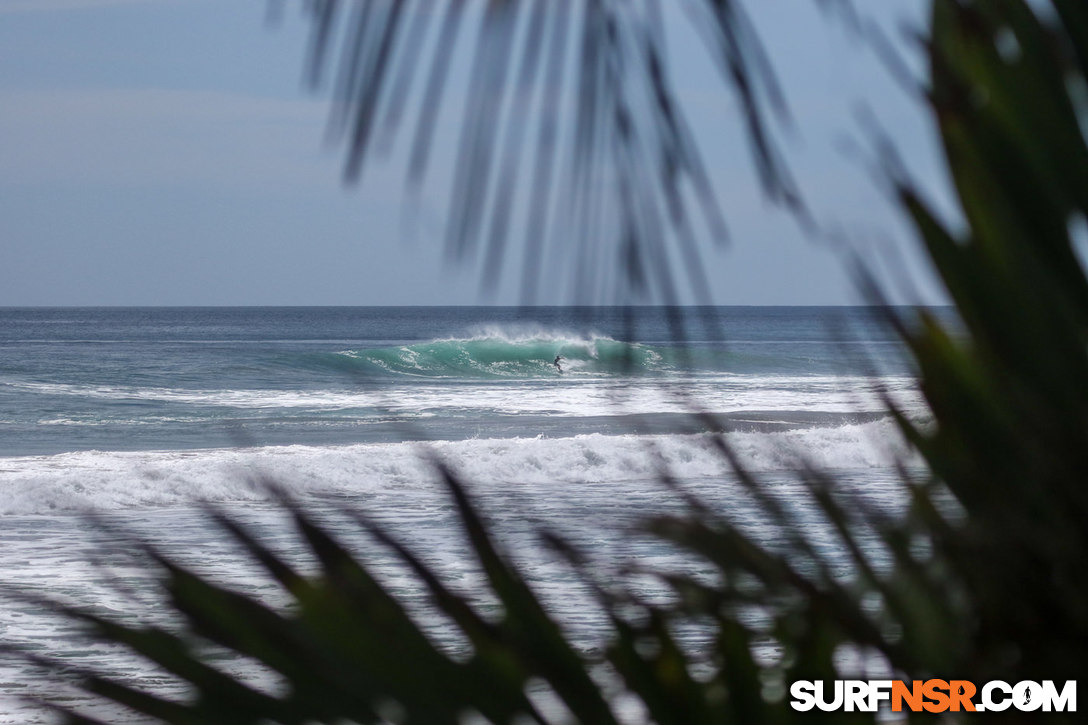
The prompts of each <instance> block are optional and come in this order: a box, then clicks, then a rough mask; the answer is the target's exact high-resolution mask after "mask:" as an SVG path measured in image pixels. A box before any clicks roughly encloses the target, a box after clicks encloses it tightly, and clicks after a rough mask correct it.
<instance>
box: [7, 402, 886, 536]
mask: <svg viewBox="0 0 1088 725" xmlns="http://www.w3.org/2000/svg"><path fill="white" fill-rule="evenodd" d="M729 441H730V443H731V444H732V446H733V447H734V449H735V450H736V451H737V453H738V455H739V456H740V459H741V461H742V462H743V463H744V465H745V466H746V467H748V468H750V469H751V470H754V471H776V470H790V469H795V468H797V462H798V457H799V456H800V457H803V458H804V459H805V460H807V461H809V462H811V463H813V464H815V465H817V466H820V467H824V468H836V469H849V468H862V469H864V468H884V467H887V466H889V465H890V463H891V461H892V460H893V458H894V457H895V456H905V455H906V454H907V449H906V446H905V444H904V443H903V441H902V440H901V439H900V437H899V436H898V434H897V433H896V431H895V428H894V424H892V423H891V422H890V421H888V420H883V421H878V422H873V423H865V424H856V425H844V426H841V427H835V428H812V429H802V430H793V431H779V432H770V433H736V434H731V435H730V436H729ZM427 448H428V449H429V450H430V451H433V452H434V453H435V454H437V455H438V456H439V457H441V459H442V460H444V461H446V462H448V463H449V464H450V465H451V466H453V467H454V469H456V470H458V471H460V472H461V473H462V474H464V475H465V476H466V477H467V478H468V479H469V480H471V481H473V482H474V483H475V484H476V485H478V486H508V485H517V486H533V487H539V488H542V489H544V490H546V489H547V487H548V485H549V484H553V483H556V482H580V481H584V482H590V483H607V482H615V483H617V484H622V483H623V482H624V481H632V480H646V479H650V478H653V477H654V476H655V474H656V470H657V469H656V467H655V463H654V457H653V455H652V454H651V451H653V452H654V454H656V455H658V456H660V457H661V460H663V461H664V462H665V463H666V464H667V465H668V467H669V470H670V471H671V472H672V473H673V474H674V475H675V476H677V477H679V478H682V479H692V480H695V479H705V478H708V477H714V476H721V475H723V474H724V473H725V472H726V466H725V463H724V461H723V459H722V457H721V456H720V454H719V453H718V452H717V450H716V448H715V446H714V444H713V441H712V439H711V438H710V437H709V436H707V435H665V436H636V435H620V436H606V435H601V434H591V435H583V436H575V437H571V438H543V437H539V438H530V439H525V438H514V439H486V440H483V439H480V440H465V441H445V442H436V443H431V444H428V446H427ZM423 451H424V449H423V448H422V447H421V445H420V444H413V443H389V444H365V445H353V446H340V447H330V446H277V447H264V448H248V449H212V450H195V451H192V450H191V451H141V452H106V451H85V452H78V453H64V454H59V455H53V456H32V457H21V458H7V459H0V514H8V515H10V514H41V513H52V512H56V511H72V510H81V509H88V508H90V509H99V510H115V509H130V508H139V507H161V506H173V505H180V504H188V503H192V502H195V501H201V500H205V501H250V500H253V501H256V500H263V499H266V498H267V495H266V493H265V491H264V490H263V489H262V488H261V487H260V486H258V485H255V483H256V482H257V481H259V480H260V479H262V478H265V479H268V480H271V481H275V482H276V483H278V484H280V485H282V486H285V487H286V488H287V489H288V490H290V491H292V492H294V493H296V494H298V495H302V496H306V495H334V494H335V495H348V496H352V497H365V496H366V494H367V493H368V492H375V491H389V490H391V489H397V488H404V487H420V486H430V485H433V481H434V471H433V470H432V468H431V466H430V464H429V463H427V462H426V461H425V460H424V458H422V457H421V453H422V452H423Z"/></svg>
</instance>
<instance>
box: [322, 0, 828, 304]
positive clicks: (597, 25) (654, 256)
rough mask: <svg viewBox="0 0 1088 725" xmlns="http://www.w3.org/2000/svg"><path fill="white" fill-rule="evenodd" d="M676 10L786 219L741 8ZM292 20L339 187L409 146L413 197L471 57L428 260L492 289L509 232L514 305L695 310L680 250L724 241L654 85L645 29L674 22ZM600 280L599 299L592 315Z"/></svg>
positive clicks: (476, 14) (643, 17) (344, 7)
mask: <svg viewBox="0 0 1088 725" xmlns="http://www.w3.org/2000/svg"><path fill="white" fill-rule="evenodd" d="M833 5H834V6H836V7H840V6H842V5H843V3H842V2H839V3H834V4H833ZM684 6H685V7H684V10H685V11H686V13H687V16H688V17H689V18H690V20H691V23H692V25H693V27H694V28H695V30H696V32H698V34H699V35H700V36H701V37H702V38H703V39H704V41H705V43H706V46H707V48H708V51H709V53H710V56H711V58H712V59H713V62H715V63H717V65H718V66H719V68H720V69H721V72H722V76H723V79H724V80H725V83H726V86H725V87H726V88H728V89H731V90H732V92H733V93H734V94H735V96H736V98H737V101H738V106H739V109H740V112H741V114H742V116H743V118H744V121H745V125H746V128H747V135H748V138H749V140H750V142H751V143H750V147H751V149H752V152H753V159H754V162H755V168H756V170H757V172H758V175H759V178H760V180H761V182H762V184H763V187H764V189H765V190H766V192H767V194H768V196H769V198H771V199H773V200H775V201H777V202H779V203H780V204H782V205H783V206H785V207H786V208H789V209H791V210H793V211H794V212H795V213H797V214H799V215H801V214H803V204H802V202H801V198H800V193H799V191H798V189H797V187H796V184H795V183H794V181H793V179H792V176H791V174H790V172H789V170H788V168H787V165H786V163H785V161H784V160H783V157H782V155H781V153H780V152H779V150H778V142H777V140H776V135H777V131H776V128H778V127H780V125H781V124H782V123H784V122H786V121H787V120H788V113H787V110H786V103H785V99H784V97H783V94H782V93H781V91H780V90H779V88H778V86H777V84H776V81H775V77H774V73H773V71H772V68H771V63H770V61H769V59H768V58H767V56H766V54H765V53H764V52H763V50H762V48H761V46H760V42H759V39H758V36H757V34H756V32H755V29H754V28H753V27H752V25H751V23H750V22H749V21H748V20H747V18H746V15H745V13H744V9H743V6H742V5H741V4H740V3H737V2H731V1H729V0H689V1H688V2H685V4H684ZM307 14H308V18H309V20H310V23H311V28H312V41H311V53H310V59H309V63H308V68H309V71H308V78H309V81H310V83H311V84H313V85H314V86H318V85H320V84H321V83H322V82H323V81H324V79H325V78H326V76H328V75H329V74H330V72H331V71H330V67H331V66H334V65H335V66H336V67H337V68H338V71H337V73H336V77H335V80H334V82H333V83H334V85H333V98H334V102H333V113H332V117H331V122H330V128H331V130H332V133H333V136H334V137H335V138H337V139H340V140H341V141H343V143H344V145H345V148H346V162H345V167H344V173H345V178H346V179H347V180H348V181H351V182H354V181H356V180H358V179H359V178H360V176H361V175H362V173H363V171H364V169H365V167H366V166H367V164H368V163H370V160H371V157H372V156H373V155H374V154H375V153H381V152H386V153H388V151H389V149H390V148H391V147H392V146H393V145H394V144H395V143H396V142H397V139H398V137H400V136H405V135H410V136H411V149H410V157H409V159H408V163H407V165H408V180H409V185H410V187H411V188H413V189H416V190H418V187H419V185H421V184H422V183H423V182H424V180H425V179H426V178H427V175H428V173H429V171H430V168H431V165H432V160H431V156H432V154H431V151H432V147H433V145H434V139H435V135H436V131H437V128H438V125H439V122H440V119H445V118H447V116H445V115H444V113H445V112H446V110H445V109H446V106H448V105H450V104H449V103H447V102H446V98H447V96H449V95H450V94H449V93H448V87H449V86H450V85H451V83H453V82H454V81H453V80H452V79H451V68H452V67H453V66H454V65H455V60H457V59H458V58H460V57H463V56H464V55H465V54H466V53H468V54H471V58H472V60H471V69H470V74H469V79H470V80H469V81H468V88H467V91H466V96H465V98H466V101H465V106H464V111H463V116H462V118H461V124H460V125H461V130H460V134H461V136H460V142H459V143H458V147H457V148H458V155H457V158H456V161H455V163H454V178H453V180H452V183H451V189H452V191H451V196H450V205H449V212H448V218H447V225H446V239H445V244H446V249H447V251H448V252H449V254H450V255H451V256H452V257H454V258H470V257H479V258H481V259H482V262H483V263H482V265H481V271H482V282H483V285H484V287H485V288H493V287H495V286H497V284H498V281H499V279H500V277H501V275H502V273H503V269H504V263H505V262H506V260H507V259H508V258H509V257H510V256H511V254H510V253H509V252H508V251H507V250H508V248H509V247H511V246H512V245H511V239H512V235H513V234H515V232H514V231H512V230H513V229H514V228H515V225H518V224H521V225H523V226H524V237H523V239H524V251H523V255H522V258H521V262H522V264H523V284H522V290H523V301H525V302H530V303H532V302H535V301H537V300H538V295H539V291H540V285H541V283H542V281H543V279H544V271H545V270H548V269H561V270H562V271H561V274H560V275H559V279H566V280H573V281H572V282H571V289H572V290H573V291H574V292H575V294H576V295H583V296H584V295H589V299H581V298H579V300H578V301H598V302H600V301H608V300H613V301H614V300H615V299H617V298H618V297H617V295H616V290H621V289H626V290H629V291H632V292H633V293H634V294H635V295H636V296H638V295H642V296H643V297H644V298H647V299H656V300H659V301H662V302H664V303H666V304H674V303H677V302H680V301H683V299H684V296H683V295H682V294H681V293H680V291H679V290H680V288H679V287H678V285H680V284H681V283H683V284H684V285H685V286H686V287H688V288H690V289H691V290H693V294H694V297H695V301H697V302H699V303H709V302H710V296H709V292H708V285H707V284H706V281H705V279H704V278H703V266H702V264H701V263H700V251H699V249H700V245H699V243H698V241H697V240H698V239H699V238H701V237H704V236H705V237H708V238H710V239H713V240H717V241H719V242H721V241H724V240H725V239H726V237H727V232H726V224H725V219H724V215H723V213H722V211H721V209H720V204H719V197H718V195H717V194H716V192H715V191H714V189H713V187H712V184H711V181H710V176H709V174H708V173H707V171H706V169H705V168H704V163H705V162H704V160H703V157H702V155H701V154H700V152H699V150H698V145H697V142H696V139H695V137H694V135H693V133H692V132H691V129H690V126H689V123H688V121H687V119H686V117H685V113H684V110H683V106H682V104H681V103H679V102H678V99H677V98H676V96H675V90H674V82H673V79H672V77H671V75H670V73H671V71H670V68H669V64H668V48H667V44H666V33H665V28H664V27H663V26H664V23H665V22H666V21H668V22H674V19H675V17H677V14H676V13H673V12H670V13H665V12H664V11H663V8H662V6H661V3H660V2H659V0H640V1H639V2H618V1H616V0H585V1H584V2H553V1H551V0H522V1H519V2H515V1H512V0H486V1H485V0H480V1H479V2H470V1H469V0H450V1H449V2H444V3H436V2H432V1H431V0H421V1H413V0H360V1H359V2H343V1H341V0H315V1H313V2H310V3H308V5H307ZM519 38H520V42H519V40H518V39H519ZM334 60H335V61H337V62H335V63H334ZM419 83H422V84H423V85H422V88H421V89H419V90H417V89H416V85H417V84H419ZM409 107H410V108H412V109H416V110H415V111H414V113H413V114H412V115H414V117H415V119H416V121H415V124H414V126H415V128H414V131H411V129H409V128H408V126H409V123H408V122H406V120H405V118H406V115H405V114H406V109H407V108H409ZM410 131H411V132H410ZM409 132H410V133H409ZM533 138H535V141H531V140H530V139H533ZM527 168H531V169H532V172H531V173H524V169H527ZM523 179H527V180H528V182H527V183H524V182H523ZM522 206H524V207H525V210H524V213H519V210H520V209H521V208H522ZM700 230H702V231H700ZM672 249H675V250H677V252H678V254H677V255H674V254H673V253H672V252H671V251H670V250H672ZM674 257H675V259H674ZM677 260H679V264H680V265H681V266H682V271H681V272H676V271H674V270H673V268H674V267H675V266H676V264H677ZM613 269H615V270H621V273H620V274H618V275H614V274H612V272H611V270H613ZM602 279H610V280H612V283H613V286H614V287H615V289H609V290H605V291H604V292H601V293H600V298H599V299H596V298H594V297H593V295H594V294H598V292H599V291H600V289H601V285H600V284H599V281H600V280H602Z"/></svg>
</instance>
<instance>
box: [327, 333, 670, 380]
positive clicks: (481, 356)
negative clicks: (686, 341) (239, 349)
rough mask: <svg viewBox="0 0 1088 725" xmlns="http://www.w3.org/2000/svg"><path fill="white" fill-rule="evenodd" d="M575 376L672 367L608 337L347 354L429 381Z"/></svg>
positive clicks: (445, 343) (474, 341)
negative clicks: (558, 359) (441, 379)
mask: <svg viewBox="0 0 1088 725" xmlns="http://www.w3.org/2000/svg"><path fill="white" fill-rule="evenodd" d="M556 355H559V356H560V357H561V358H562V360H560V362H559V364H560V366H561V367H562V374H564V375H574V376H594V377H597V376H622V375H647V374H653V373H657V372H661V371H664V370H665V369H666V368H667V367H668V366H667V365H666V363H665V361H664V357H663V356H662V354H661V353H660V352H658V351H656V350H654V349H653V348H651V347H649V346H646V345H640V344H638V343H627V342H620V341H617V340H613V339H611V338H607V337H595V338H590V339H585V340H579V339H565V338H543V337H536V338H526V339H507V338H503V337H482V338H471V339H462V340H457V339H452V340H432V341H430V342H423V343H417V344H414V345H404V346H400V347H383V348H367V349H360V350H346V351H344V352H341V353H339V356H340V357H341V358H342V359H341V362H343V361H344V359H346V360H350V363H349V364H350V366H351V367H354V368H356V369H357V370H363V371H371V372H378V373H384V374H392V375H396V376H401V375H404V376H415V377H428V378H451V377H457V378H547V377H555V376H557V375H559V374H560V372H559V371H558V370H556V367H555V365H554V360H555V356H556Z"/></svg>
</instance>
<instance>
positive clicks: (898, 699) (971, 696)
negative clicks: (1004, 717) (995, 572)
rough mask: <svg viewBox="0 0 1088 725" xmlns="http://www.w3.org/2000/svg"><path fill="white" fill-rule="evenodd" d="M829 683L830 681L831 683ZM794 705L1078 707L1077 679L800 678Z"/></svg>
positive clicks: (1045, 709) (951, 708)
mask: <svg viewBox="0 0 1088 725" xmlns="http://www.w3.org/2000/svg"><path fill="white" fill-rule="evenodd" d="M826 685H831V686H830V687H827V686H826ZM790 696H791V697H792V698H793V699H792V700H790V706H791V707H792V708H793V709H794V710H799V711H802V712H805V711H808V710H811V709H813V708H818V709H820V710H823V711H825V712H833V711H835V710H844V711H846V712H855V711H856V712H876V711H877V710H878V709H880V707H881V704H882V703H884V702H887V703H888V704H889V705H890V706H891V710H892V712H903V711H904V710H908V711H910V712H923V711H924V712H946V711H948V712H961V711H964V712H1001V711H1003V710H1008V709H1009V708H1013V709H1014V710H1020V711H1021V712H1035V711H1041V712H1076V711H1077V683H1076V681H1075V680H1067V681H1066V682H1065V683H1063V684H1062V685H1061V687H1060V689H1059V686H1058V685H1057V684H1056V683H1055V682H1054V681H1053V680H1043V681H1042V682H1032V681H1030V680H1024V681H1023V682H1018V683H1016V684H1009V683H1008V682H1003V681H1001V680H991V681H990V682H987V683H986V684H984V685H982V687H977V686H976V685H975V684H974V683H973V682H970V681H968V680H914V681H913V682H912V683H911V684H910V685H908V684H907V683H906V682H902V681H899V680H834V681H833V682H831V683H825V682H823V681H812V680H798V681H797V682H794V683H793V684H792V685H791V686H790Z"/></svg>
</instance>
